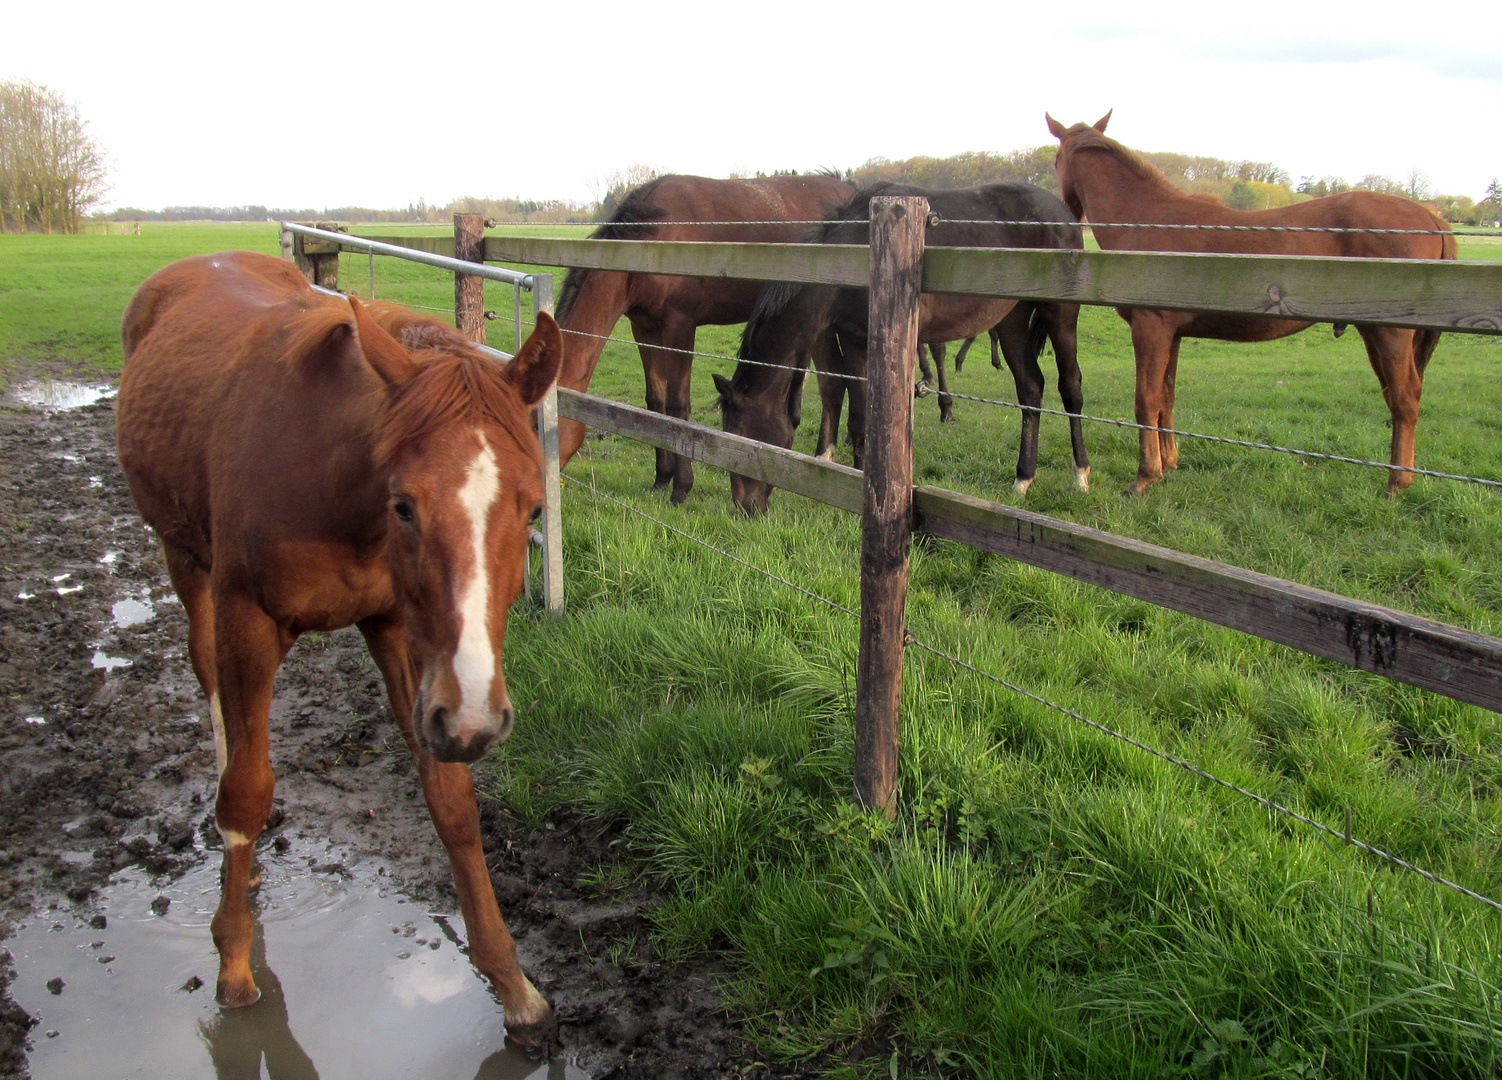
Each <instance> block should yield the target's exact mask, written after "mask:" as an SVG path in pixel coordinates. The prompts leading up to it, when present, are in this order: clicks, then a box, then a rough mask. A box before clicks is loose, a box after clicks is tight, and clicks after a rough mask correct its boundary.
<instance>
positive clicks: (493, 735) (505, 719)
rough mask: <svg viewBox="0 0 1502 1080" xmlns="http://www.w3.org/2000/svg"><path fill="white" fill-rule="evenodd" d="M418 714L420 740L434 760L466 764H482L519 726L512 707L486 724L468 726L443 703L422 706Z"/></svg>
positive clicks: (505, 709) (468, 724)
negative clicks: (490, 750)
mask: <svg viewBox="0 0 1502 1080" xmlns="http://www.w3.org/2000/svg"><path fill="white" fill-rule="evenodd" d="M417 712H418V718H417V723H416V725H415V726H416V728H417V739H418V741H419V742H420V743H421V744H422V745H423V748H424V749H426V750H427V752H428V753H429V754H431V755H432V756H433V759H434V760H435V761H449V762H461V763H463V764H466V765H468V764H471V763H473V762H476V761H479V760H480V758H482V757H484V756H485V752H486V751H487V750H489V749H490V748H491V747H492V746H498V745H500V744H501V743H503V742H505V741H506V737H507V736H508V735H510V734H511V728H512V727H513V726H514V725H515V723H516V714H515V712H514V711H513V710H512V708H511V706H510V705H507V706H505V707H504V708H503V709H501V711H500V714H499V715H498V716H497V715H492V716H491V718H490V721H489V722H488V723H484V724H474V723H465V722H464V721H463V720H461V719H460V718H458V717H456V716H455V715H454V714H453V712H452V711H451V710H450V709H449V708H447V707H446V706H444V705H440V704H435V705H431V706H429V707H427V708H423V706H422V705H421V704H420V703H419V705H418V709H417Z"/></svg>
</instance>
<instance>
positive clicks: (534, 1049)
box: [506, 981, 558, 1055]
mask: <svg viewBox="0 0 1502 1080" xmlns="http://www.w3.org/2000/svg"><path fill="white" fill-rule="evenodd" d="M527 991H528V1000H527V1001H526V1003H525V1004H523V1005H522V1006H520V1007H519V1008H516V1009H507V1010H506V1035H507V1037H508V1038H510V1039H512V1040H514V1041H515V1042H516V1043H518V1044H519V1045H520V1046H522V1047H523V1048H525V1049H526V1050H527V1051H529V1052H531V1053H534V1054H542V1055H551V1053H552V1052H553V1050H554V1049H555V1048H556V1045H557V1041H558V1021H557V1018H556V1017H555V1016H554V1015H553V1007H552V1006H551V1005H549V1004H548V1002H547V999H546V998H545V997H543V996H542V995H541V994H539V993H538V992H537V990H536V988H535V987H533V985H532V983H531V982H530V981H529V982H528V983H527Z"/></svg>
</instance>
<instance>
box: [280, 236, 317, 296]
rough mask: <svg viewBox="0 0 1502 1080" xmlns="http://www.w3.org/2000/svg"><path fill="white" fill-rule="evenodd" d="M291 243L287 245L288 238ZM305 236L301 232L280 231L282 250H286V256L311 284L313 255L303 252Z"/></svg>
mask: <svg viewBox="0 0 1502 1080" xmlns="http://www.w3.org/2000/svg"><path fill="white" fill-rule="evenodd" d="M289 238H290V240H291V244H290V247H289V246H288V239H289ZM306 239H307V238H306V237H305V236H303V234H302V233H282V250H283V251H286V252H287V255H288V257H289V258H290V259H291V260H292V261H293V262H294V263H296V264H297V268H298V269H299V270H301V271H302V276H303V277H305V278H307V279H308V284H310V285H311V284H313V256H311V255H307V254H305V253H304V252H303V242H304V241H305V240H306Z"/></svg>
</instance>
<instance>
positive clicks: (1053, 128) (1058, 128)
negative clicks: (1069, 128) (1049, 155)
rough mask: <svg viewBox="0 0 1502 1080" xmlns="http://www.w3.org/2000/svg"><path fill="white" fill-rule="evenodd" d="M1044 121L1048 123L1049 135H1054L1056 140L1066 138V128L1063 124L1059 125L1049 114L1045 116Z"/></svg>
mask: <svg viewBox="0 0 1502 1080" xmlns="http://www.w3.org/2000/svg"><path fill="white" fill-rule="evenodd" d="M1043 119H1045V120H1047V121H1048V133H1049V134H1050V135H1052V136H1053V137H1054V138H1055V139H1062V138H1063V137H1064V131H1065V128H1064V125H1063V124H1061V123H1059V122H1058V121H1057V120H1055V119H1054V118H1053V117H1052V116H1049V115H1048V114H1047V113H1044V114H1043Z"/></svg>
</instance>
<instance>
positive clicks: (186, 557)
mask: <svg viewBox="0 0 1502 1080" xmlns="http://www.w3.org/2000/svg"><path fill="white" fill-rule="evenodd" d="M162 557H163V558H164V559H165V560H166V563H167V577H168V578H170V579H171V581H172V588H173V589H174V590H175V591H176V592H177V598H178V599H179V600H181V601H182V602H183V609H184V610H185V611H186V612H187V613H188V659H189V660H190V661H191V662H192V664H193V674H194V675H196V676H197V677H198V685H199V686H201V687H202V688H203V696H204V697H205V698H207V699H208V703H209V722H210V723H211V724H212V726H213V730H214V764H215V766H216V768H217V775H219V776H223V775H224V758H225V746H224V714H223V713H222V712H220V709H219V678H218V674H217V672H216V671H215V666H216V664H217V661H216V660H215V658H214V597H213V594H212V593H211V592H210V590H209V575H208V572H207V571H206V570H204V569H203V568H202V567H200V566H199V565H198V561H197V560H196V559H194V558H193V556H192V555H191V554H189V553H188V552H187V551H185V550H184V549H183V548H180V547H176V546H175V545H173V544H170V543H168V542H167V541H165V540H164V541H163V542H162Z"/></svg>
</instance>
